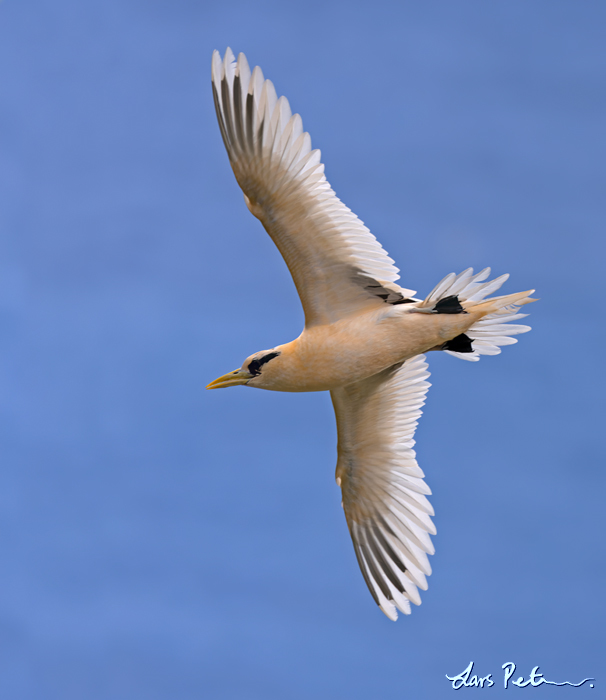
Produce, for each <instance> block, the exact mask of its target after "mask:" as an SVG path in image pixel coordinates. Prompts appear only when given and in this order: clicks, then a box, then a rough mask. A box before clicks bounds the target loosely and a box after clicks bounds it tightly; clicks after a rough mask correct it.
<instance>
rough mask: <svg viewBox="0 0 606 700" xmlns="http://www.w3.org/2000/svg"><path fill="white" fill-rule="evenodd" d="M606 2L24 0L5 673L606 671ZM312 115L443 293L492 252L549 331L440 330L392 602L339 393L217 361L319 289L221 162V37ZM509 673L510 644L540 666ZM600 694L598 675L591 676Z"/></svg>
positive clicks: (282, 682)
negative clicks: (450, 352)
mask: <svg viewBox="0 0 606 700" xmlns="http://www.w3.org/2000/svg"><path fill="white" fill-rule="evenodd" d="M605 20H606V11H605V9H604V5H603V4H602V3H599V2H585V3H578V2H572V1H571V2H551V1H547V0H543V1H540V2H539V1H532V0H529V1H524V2H521V1H519V0H507V2H505V1H503V0H495V1H494V2H491V3H485V2H481V1H480V0H477V1H460V2H450V1H448V0H442V1H435V2H432V1H430V2H425V3H418V2H405V1H402V2H398V3H395V2H394V3H389V2H382V1H378V2H373V3H362V2H347V3H346V2H323V3H319V2H309V3H307V4H305V5H302V4H299V3H297V4H295V3H284V2H280V3H278V2H255V3H250V2H230V3H223V4H216V3H214V4H211V3H208V2H202V1H197V2H194V0H171V1H170V2H169V1H168V0H149V1H147V2H143V1H142V0H107V1H106V2H104V3H81V2H75V1H73V0H72V1H70V0H58V1H57V2H54V3H49V2H41V1H40V0H32V1H31V2H28V3H18V2H15V1H14V0H4V1H3V2H2V3H1V4H0V71H1V74H0V134H1V138H0V144H1V145H0V415H1V420H0V445H1V465H0V518H1V526H0V556H1V558H2V562H3V566H2V574H1V575H0V606H1V608H0V649H1V650H2V653H0V695H1V696H2V697H6V698H11V700H26V699H27V700H37V699H39V698H44V700H54V699H55V698H57V700H59V699H61V700H66V699H69V700H71V699H72V698H73V699H75V700H76V699H77V700H81V698H86V699H87V700H102V699H103V700H105V699H111V700H120V699H122V698H124V699H125V700H137V699H138V698H141V699H144V700H175V699H178V700H189V699H190V698H191V699H192V700H193V699H194V698H195V699H199V698H213V699H215V698H216V699H220V700H223V699H225V700H228V699H229V700H231V699H232V698H233V699H237V700H253V699H254V700H257V698H258V699H263V700H269V699H272V700H273V699H274V698H275V699H277V700H278V699H279V700H291V699H292V700H299V699H301V700H303V699H305V700H307V699H308V698H317V699H323V698H331V699H332V698H340V697H347V698H349V699H350V700H371V699H374V698H378V697H381V698H383V699H384V700H397V699H400V698H404V697H408V698H412V697H414V698H445V697H447V696H450V695H451V694H452V693H453V691H452V689H451V688H450V686H449V684H448V682H447V681H446V679H445V674H449V675H452V674H454V673H458V672H460V671H462V670H463V669H464V668H465V667H466V666H467V664H468V663H469V661H471V660H474V661H475V665H476V666H475V668H476V671H477V672H478V673H479V674H481V675H486V674H488V673H492V674H493V679H494V680H495V686H494V687H492V688H490V689H484V690H474V691H471V690H468V689H463V690H460V691H458V692H459V693H461V694H463V693H470V692H474V693H482V694H486V695H488V696H490V697H499V696H502V695H503V693H506V696H509V695H511V694H513V695H515V694H516V693H522V692H526V693H527V694H534V695H536V696H537V697H538V696H542V697H547V695H546V692H549V693H550V695H549V697H552V695H553V697H555V696H556V694H557V696H558V697H562V698H565V697H572V696H573V695H574V696H575V697H580V696H581V695H582V694H583V693H595V692H596V691H595V690H590V689H589V687H588V685H586V686H584V687H583V688H580V689H573V688H558V689H557V690H556V689H550V690H549V691H546V690H545V688H541V689H533V690H527V691H521V690H518V689H517V688H513V689H512V688H510V689H509V690H508V691H505V690H503V689H502V671H501V665H502V664H503V663H505V662H508V661H514V662H515V663H516V664H517V666H518V669H517V670H518V671H519V674H520V675H524V676H525V677H527V676H528V674H529V673H530V670H531V668H532V667H533V666H536V665H539V666H540V667H541V671H543V672H544V673H545V676H546V677H547V678H548V679H549V680H555V681H563V680H568V681H571V682H578V681H580V680H582V679H583V678H585V677H587V676H593V677H596V678H597V681H596V690H597V689H598V688H599V687H600V685H602V684H603V683H604V680H603V679H604V671H605V670H606V669H605V667H604V652H605V646H606V645H605V639H604V629H605V622H606V620H605V605H604V595H603V591H604V588H605V584H606V581H605V574H606V561H605V557H604V546H603V532H604V526H605V523H604V505H603V504H604V499H605V497H606V475H605V471H604V460H603V455H604V428H603V415H604V369H603V367H604V361H603V352H604V351H603V348H604V346H605V344H606V339H605V338H604V335H605V334H604V323H603V318H604V309H603V305H604V304H603V295H604V291H603V285H602V280H603V276H604V256H605V253H606V246H605V243H604V223H605V218H606V217H605V214H606V211H605V210H606V204H605V198H604V184H605V174H606V172H605V171H606V167H605V162H606V143H605V136H604V133H605V132H604V116H605V114H604V112H605V107H606V94H605V87H604V86H605V84H606V81H605V78H606V75H605V73H606V50H605V48H604V44H603V27H604V22H605ZM227 45H230V46H231V47H232V48H233V49H234V51H236V52H238V51H244V52H245V53H246V54H247V56H248V58H249V61H250V63H251V64H252V65H255V64H259V65H261V66H262V68H263V70H264V73H265V75H266V76H267V77H269V78H271V79H272V81H274V83H275V85H276V88H277V90H278V93H279V94H286V95H287V97H288V98H289V100H290V102H291V106H292V108H293V111H298V112H300V113H301V115H302V117H303V123H304V126H305V128H306V130H308V131H309V132H310V133H311V136H312V141H313V144H314V146H315V147H317V148H320V149H322V152H323V159H324V162H325V163H326V172H327V176H328V179H329V181H330V182H331V184H332V185H333V187H334V188H335V190H336V192H337V194H338V195H339V196H340V197H341V198H342V199H343V200H344V201H345V203H346V204H347V205H348V206H350V207H351V208H352V209H353V210H354V211H355V212H356V213H357V214H358V215H359V216H360V217H361V218H362V219H363V220H364V221H365V223H366V224H367V225H368V226H369V227H370V229H371V230H372V231H373V233H375V235H376V236H377V237H378V238H379V240H380V241H381V242H382V243H383V245H384V246H385V248H386V249H387V250H388V252H389V253H390V254H391V255H392V257H394V258H395V260H396V261H397V263H398V266H399V267H400V268H401V270H402V283H403V284H404V285H405V286H407V287H412V288H414V289H418V290H419V292H420V294H425V293H427V292H428V291H429V290H430V289H431V288H432V287H433V286H434V285H435V284H436V283H437V282H438V281H439V280H440V279H441V278H442V277H443V276H444V275H445V274H446V273H448V272H450V271H460V270H462V269H464V268H465V267H468V266H474V267H476V268H478V269H479V268H481V267H484V266H486V265H490V266H492V268H493V270H494V272H495V273H496V274H501V273H503V272H509V273H511V279H510V281H509V282H508V283H507V285H506V287H505V288H504V291H505V292H513V291H518V290H523V289H528V288H532V287H536V289H537V295H538V296H540V297H541V301H540V303H539V304H534V305H533V306H532V307H531V309H530V311H531V317H530V319H529V322H530V324H531V325H532V326H533V331H532V332H531V333H530V334H527V335H525V336H522V337H521V339H520V343H519V344H518V345H516V346H514V347H508V348H505V349H504V352H503V354H502V355H500V356H498V357H488V358H483V359H482V360H481V361H480V362H479V363H478V364H471V363H464V362H460V361H457V360H456V359H455V358H452V357H448V356H437V355H436V354H433V355H432V356H431V357H430V369H431V371H432V379H431V381H432V384H433V386H432V388H431V389H430V392H429V396H428V403H427V406H426V409H425V414H424V416H423V418H422V420H421V423H420V426H419V430H418V433H417V438H418V445H417V447H418V459H419V463H420V465H421V466H422V468H423V469H424V471H425V473H426V475H427V482H428V484H429V485H430V487H431V488H432V490H433V493H434V495H433V496H432V503H433V505H434V507H435V510H436V518H435V522H436V525H437V529H438V535H437V537H436V538H434V542H435V546H436V555H435V556H434V557H433V559H432V565H433V568H434V573H433V575H432V577H431V578H430V580H429V583H430V586H429V590H428V591H427V592H426V593H424V595H423V604H422V606H421V607H420V608H415V609H414V610H413V614H412V616H410V617H408V618H403V617H401V619H400V620H399V621H398V622H397V623H396V624H393V623H391V622H389V620H387V618H386V617H384V616H383V615H382V614H381V613H380V612H379V610H378V608H377V607H376V606H375V604H374V602H373V601H372V599H371V597H370V595H369V594H368V592H367V590H366V588H365V584H364V582H363V579H362V577H361V575H360V573H359V571H358V569H357V564H356V561H355V557H354V553H353V548H352V546H351V542H350V541H349V535H348V533H347V529H346V525H345V520H344V517H343V514H342V511H341V508H340V496H339V491H338V489H337V487H336V485H335V483H334V467H335V461H336V449H335V440H336V437H335V427H334V417H333V415H332V409H331V406H330V401H329V397H328V395H325V394H311V395H288V394H277V393H270V392H262V391H252V390H250V389H246V388H237V389H231V390H227V391H216V392H205V391H204V386H205V385H206V384H207V383H208V382H209V381H210V380H212V379H214V378H215V377H217V376H218V375H219V374H223V373H224V372H226V371H229V370H231V369H233V368H235V367H236V366H238V365H240V363H241V362H242V360H243V359H244V358H245V357H246V356H248V355H249V354H250V353H252V352H254V351H256V350H260V349H264V348H268V347H272V346H273V345H275V344H277V343H281V342H285V341H288V340H290V339H292V338H293V337H295V336H296V335H298V333H299V332H300V330H301V326H302V320H303V315H302V311H301V308H300V305H299V301H298V298H297V296H296V293H295V290H294V287H293V285H292V281H291V279H290V277H289V275H288V272H287V270H286V267H285V265H284V263H283V262H282V260H281V258H280V256H279V254H278V253H277V251H276V249H275V248H274V247H273V244H272V243H271V241H270V240H269V238H268V237H267V236H266V234H265V233H264V232H263V230H262V228H261V226H260V224H259V223H258V222H257V221H256V220H255V219H254V218H253V217H251V215H250V214H249V213H248V211H247V209H246V207H245V205H244V203H243V199H242V195H241V193H240V191H239V189H238V187H237V185H236V183H235V180H234V178H233V175H232V174H231V171H230V168H229V164H228V160H227V156H226V154H225V152H224V149H223V144H222V143H221V139H220V135H219V130H218V127H217V125H216V121H215V116H214V108H213V104H212V97H211V91H210V57H211V53H212V50H213V49H214V48H218V49H219V50H221V51H224V49H225V47H226V46H227ZM516 676H517V674H516ZM596 697H597V696H596Z"/></svg>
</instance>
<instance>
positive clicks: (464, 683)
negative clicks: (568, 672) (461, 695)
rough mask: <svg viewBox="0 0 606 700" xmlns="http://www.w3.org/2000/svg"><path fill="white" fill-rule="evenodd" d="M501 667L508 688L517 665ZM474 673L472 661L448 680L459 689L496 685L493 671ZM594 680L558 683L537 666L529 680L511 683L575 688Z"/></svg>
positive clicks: (524, 685)
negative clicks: (483, 673) (545, 675)
mask: <svg viewBox="0 0 606 700" xmlns="http://www.w3.org/2000/svg"><path fill="white" fill-rule="evenodd" d="M501 668H502V669H503V671H504V672H505V673H504V675H503V685H504V686H505V688H506V689H507V688H508V687H509V681H510V680H511V677H512V676H513V674H514V673H515V671H516V665H515V664H514V663H513V662H512V661H508V662H507V663H505V664H503V665H502V666H501ZM472 673H473V661H470V662H469V666H468V667H467V668H466V669H465V670H464V671H461V673H459V674H457V675H456V676H452V677H451V676H449V675H447V676H446V678H448V680H449V681H450V682H451V683H452V687H453V688H454V689H455V690H458V689H459V688H484V687H486V688H490V687H491V686H493V685H494V681H493V680H492V673H489V674H488V675H486V676H478V675H476V674H473V675H472ZM594 680H595V678H585V679H584V680H582V681H581V682H580V683H570V681H564V682H563V683H556V682H555V681H548V680H547V679H546V678H544V677H543V674H542V673H539V667H538V666H535V667H534V668H533V669H532V671H531V672H530V676H528V680H524V676H520V677H519V678H518V679H517V680H515V681H511V684H512V685H517V686H518V688H525V687H526V686H528V685H530V686H532V687H533V688H536V687H537V686H539V685H543V684H544V683H545V684H546V685H571V686H573V687H574V688H579V687H580V686H582V685H583V684H585V683H587V682H588V681H594ZM589 687H590V688H593V687H594V686H593V683H590V684H589Z"/></svg>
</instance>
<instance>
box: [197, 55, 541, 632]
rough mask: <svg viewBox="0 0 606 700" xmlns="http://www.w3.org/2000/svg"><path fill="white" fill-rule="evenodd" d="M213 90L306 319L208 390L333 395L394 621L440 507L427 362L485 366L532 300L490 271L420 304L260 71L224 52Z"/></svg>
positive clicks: (342, 481)
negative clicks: (425, 468) (433, 477)
mask: <svg viewBox="0 0 606 700" xmlns="http://www.w3.org/2000/svg"><path fill="white" fill-rule="evenodd" d="M212 84H213V94H214V99H215V106H216V110H217V117H218V120H219V126H220V129H221V134H222V136H223V141H224V143H225V147H226V149H227V153H228V155H229V159H230V163H231V165H232V168H233V171H234V174H235V176H236V179H237V181H238V183H239V185H240V186H241V188H242V190H243V192H244V198H245V201H246V204H247V206H248V208H249V209H250V211H251V212H252V213H253V214H254V215H255V216H256V217H257V218H259V219H260V221H261V222H262V224H263V226H264V227H265V229H266V230H267V232H268V233H269V235H270V236H271V237H272V239H273V241H274V242H275V244H276V245H277V247H278V249H279V250H280V252H281V254H282V256H283V257H284V260H285V261H286V264H287V265H288V268H289V270H290V272H291V274H292V277H293V280H294V283H295V285H296V287H297V291H298V293H299V296H300V298H301V302H302V304H303V309H304V312H305V328H304V330H303V332H302V334H301V335H300V336H299V338H297V339H296V340H293V341H291V342H290V343H285V344H283V345H278V346H276V347H275V348H271V349H270V350H265V351H261V352H258V353H255V354H254V355H251V356H250V357H248V358H247V359H246V360H245V361H244V363H243V364H242V367H241V368H239V369H237V370H235V371H233V372H230V373H228V374H226V375H224V376H222V377H219V378H218V379H216V380H215V381H214V382H211V384H209V386H208V388H211V389H214V388H222V387H228V386H235V385H238V384H245V385H248V386H252V387H258V388H261V389H271V390H275V391H324V390H328V391H330V392H331V396H332V401H333V405H334V409H335V414H336V418H337V431H338V461H337V472H336V478H337V483H338V484H339V486H340V487H341V490H342V494H343V507H344V510H345V516H346V519H347V524H348V527H349V531H350V533H351V537H352V540H353V544H354V550H355V553H356V557H357V558H358V562H359V564H360V569H361V571H362V574H363V576H364V579H365V581H366V583H367V585H368V588H369V590H370V592H371V594H372V595H373V597H374V599H375V601H376V602H377V604H378V605H379V606H380V607H381V609H382V610H383V612H384V613H385V614H386V615H387V616H388V617H389V618H391V619H392V620H395V619H396V618H397V610H400V611H401V612H403V613H406V614H408V613H409V612H410V603H411V602H412V603H414V604H416V605H419V604H420V602H421V599H420V596H419V591H418V589H419V588H421V589H422V590H425V589H426V588H427V580H426V577H427V576H428V575H429V574H430V573H431V567H430V565H429V560H428V558H427V555H428V554H433V552H434V549H433V545H432V543H431V539H430V535H433V534H435V528H434V525H433V523H432V521H431V517H430V516H431V515H433V509H432V507H431V505H430V503H429V501H428V500H427V498H426V496H427V495H429V494H430V490H429V488H428V487H427V485H426V484H425V482H424V481H423V476H424V475H423V472H422V471H421V469H420V468H419V466H418V464H417V461H416V455H415V452H414V449H413V446H414V432H415V429H416V426H417V421H418V419H419V416H420V415H421V407H422V406H423V404H424V403H425V395H426V393H427V389H428V388H429V386H430V385H429V383H428V382H427V379H428V377H429V372H428V371H427V363H426V361H425V356H424V355H423V354H422V353H425V352H428V351H431V350H441V351H444V352H447V353H449V354H451V355H455V356H457V357H460V358H462V359H467V360H472V361H477V360H479V358H480V355H496V354H498V353H500V352H501V346H503V345H510V344H512V343H515V342H517V340H516V339H515V338H514V337H512V336H514V335H517V334H519V333H525V332H526V331H528V330H530V328H529V327H528V326H523V325H514V324H513V323H512V321H516V320H519V319H520V318H523V317H524V316H525V314H521V313H519V312H518V310H519V307H520V306H522V305H524V304H527V303H529V302H530V301H533V299H531V298H530V296H529V295H530V294H531V293H532V291H534V290H531V291H528V292H519V293H517V294H510V295H507V296H503V297H493V298H488V299H487V297H488V296H489V295H490V294H492V293H494V292H495V291H497V290H498V289H499V288H500V287H501V285H502V284H503V283H504V282H505V280H506V279H507V278H508V275H502V276H501V277H498V278H496V279H494V280H491V281H486V280H487V278H488V276H489V274H490V269H489V268H486V269H485V270H482V271H481V272H479V273H478V274H476V275H474V274H473V270H472V269H471V268H469V269H467V270H465V271H463V272H462V273H460V274H459V275H455V274H454V273H451V274H449V275H447V276H446V277H445V278H444V279H443V280H442V281H441V282H440V283H439V284H438V285H437V286H436V287H435V288H434V289H433V291H432V292H431V293H430V294H429V295H428V296H427V297H426V298H425V299H424V300H420V299H417V298H415V297H414V295H415V292H414V291H412V290H410V289H405V288H404V287H401V286H399V285H398V284H396V280H397V279H398V269H397V268H396V267H395V266H394V265H393V260H392V259H391V258H390V257H389V256H388V255H387V253H386V252H385V250H384V249H383V248H382V247H381V245H380V244H379V242H378V241H377V240H376V238H375V237H374V236H373V235H372V233H371V232H370V231H369V230H368V228H367V227H366V226H365V225H364V224H363V223H362V222H361V221H360V219H358V218H357V217H356V215H355V214H353V212H352V211H351V210H350V209H349V208H348V207H346V206H345V205H344V204H343V203H342V202H341V201H340V200H339V199H338V198H337V196H336V195H335V193H334V192H333V190H332V189H331V187H330V185H329V184H328V182H327V180H326V177H325V175H324V166H323V165H322V163H321V161H320V152H319V151H318V150H312V148H311V139H310V137H309V134H307V133H305V132H304V131H303V123H302V121H301V117H300V116H299V115H298V114H295V115H293V114H292V113H291V110H290V106H289V104H288V101H287V100H286V98H285V97H280V98H278V97H277V95H276V91H275V89H274V86H273V84H272V83H271V82H270V81H269V80H265V79H264V78H263V74H262V72H261V69H260V68H258V67H257V68H255V69H254V70H253V71H252V72H251V70H250V68H249V66H248V63H247V61H246V58H245V57H244V55H243V54H240V55H239V57H238V60H237V62H236V61H235V58H234V56H233V54H232V52H231V50H230V49H228V50H227V52H226V54H225V58H224V59H223V60H221V58H220V56H219V54H218V53H217V52H216V51H215V52H214V54H213V61H212Z"/></svg>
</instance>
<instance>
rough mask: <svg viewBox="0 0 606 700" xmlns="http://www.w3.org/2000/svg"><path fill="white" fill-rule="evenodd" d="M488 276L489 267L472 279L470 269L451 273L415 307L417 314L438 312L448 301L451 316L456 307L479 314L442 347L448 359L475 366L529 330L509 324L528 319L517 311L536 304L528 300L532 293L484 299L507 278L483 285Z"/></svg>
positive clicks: (503, 276)
mask: <svg viewBox="0 0 606 700" xmlns="http://www.w3.org/2000/svg"><path fill="white" fill-rule="evenodd" d="M489 274H490V268H489V267H487V268H485V269H484V270H482V271H481V272H479V273H478V274H476V275H474V274H473V269H472V268H468V269H467V270H464V271H463V272H461V273H460V274H459V275H455V274H454V273H451V274H450V275H447V276H446V277H445V278H444V279H443V280H442V281H441V282H440V283H439V284H438V285H436V287H435V288H434V289H433V291H432V292H431V293H430V294H429V295H428V296H427V298H426V299H425V301H423V302H422V304H420V305H419V307H420V310H421V309H422V310H425V309H427V311H430V310H436V309H439V308H440V302H441V301H442V300H448V304H449V308H450V311H449V312H451V313H452V312H453V310H454V309H455V308H456V306H455V305H458V308H459V309H460V311H459V312H463V311H466V312H468V313H477V312H481V313H482V317H481V318H480V320H479V321H476V322H475V323H474V324H473V325H472V326H471V327H470V328H469V329H468V330H467V331H466V332H465V333H463V334H461V335H460V336H457V337H456V338H453V340H450V341H448V342H447V343H446V344H445V345H444V346H443V348H442V349H443V350H444V352H447V353H448V354H449V355H454V356H455V357H459V358H460V359H462V360H469V361H471V362H477V361H478V360H479V359H480V355H498V354H499V353H500V352H501V346H504V345H513V344H514V343H517V342H518V341H517V339H516V338H513V337H512V336H514V335H519V334H520V333H527V332H528V331H529V330H530V326H525V325H521V324H514V323H512V321H518V320H519V319H521V318H525V317H526V316H527V315H528V314H521V313H519V309H520V307H521V306H524V305H525V304H530V303H531V302H533V301H536V299H532V298H531V296H530V295H531V294H532V293H533V292H534V289H531V290H529V291H526V292H517V293H515V294H506V295H504V296H500V297H492V298H491V299H486V297H487V296H488V295H489V294H492V293H493V292H496V291H497V289H499V288H500V287H501V285H502V284H503V283H504V282H505V281H506V280H507V279H508V277H509V275H501V276H500V277H497V278H496V279H494V280H491V281H488V282H485V281H484V280H486V278H487V277H488V276H489ZM444 304H445V302H444V301H442V306H444Z"/></svg>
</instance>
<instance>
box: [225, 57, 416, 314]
mask: <svg viewBox="0 0 606 700" xmlns="http://www.w3.org/2000/svg"><path fill="white" fill-rule="evenodd" d="M212 83H213V93H214V98H215V106H216V110H217V117H218V119H219V126H220V128H221V134H222V136H223V141H224V143H225V147H226V148H227V153H228V155H229V160H230V162H231V166H232V168H233V170H234V174H235V176H236V180H237V181H238V184H239V185H240V187H241V188H242V190H243V191H244V196H245V199H246V203H247V205H248V207H249V209H250V210H251V212H252V213H253V214H254V215H255V216H256V217H257V218H259V219H260V220H261V222H262V224H263V226H264V227H265V229H266V230H267V232H268V233H269V235H270V236H271V238H272V239H273V241H274V243H275V244H276V245H277V247H278V249H279V251H280V253H281V254H282V256H283V257H284V260H285V261H286V264H287V265H288V268H289V270H290V272H291V274H292V277H293V280H294V282H295V285H296V287H297V291H298V292H299V296H300V298H301V303H302V304H303V309H304V311H305V323H306V325H307V326H311V325H315V324H324V323H332V322H334V321H337V320H338V319H340V318H343V317H344V316H347V315H349V314H351V313H354V312H356V311H358V310H362V309H364V308H367V307H369V306H372V305H380V304H383V303H386V302H387V303H401V302H402V301H403V299H405V298H406V297H411V296H414V294H415V292H414V291H412V290H407V289H402V288H401V287H399V286H398V285H395V284H393V282H394V281H395V280H396V279H398V269H397V268H396V267H394V265H393V260H392V259H391V258H390V257H389V256H388V255H387V253H386V252H385V251H384V250H383V248H382V247H381V245H380V244H379V242H378V241H377V239H376V238H375V237H374V236H373V235H372V233H371V232H370V231H369V230H368V229H367V228H366V226H364V224H363V223H362V222H361V221H360V219H358V217H357V216H356V215H355V214H354V213H353V212H352V211H351V210H350V209H348V208H347V207H346V206H345V205H344V204H343V203H342V202H341V201H340V200H339V199H338V198H337V196H336V195H335V193H334V192H333V190H332V189H331V187H330V185H329V184H328V182H327V180H326V177H325V176H324V166H323V165H322V163H321V162H320V151H318V150H313V151H312V149H311V139H310V137H309V134H307V133H305V132H304V131H303V123H302V121H301V117H300V116H299V115H298V114H294V115H292V114H291V111H290V106H289V104H288V100H287V99H286V98H285V97H280V98H279V99H278V98H277V95H276V91H275V89H274V86H273V84H272V83H271V81H269V80H264V78H263V73H262V72H261V69H260V68H259V67H258V66H257V67H256V68H255V69H254V71H253V72H252V73H251V71H250V68H249V66H248V63H247V61H246V57H245V56H244V54H240V55H239V57H238V61H237V62H236V61H235V59H234V55H233V53H232V52H231V50H230V49H228V50H227V52H226V54H225V58H224V60H223V61H221V57H220V56H219V54H218V52H217V51H215V52H214V53H213V61H212Z"/></svg>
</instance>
